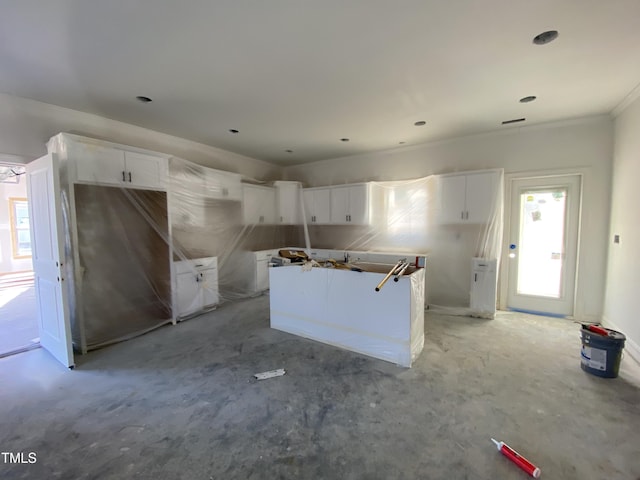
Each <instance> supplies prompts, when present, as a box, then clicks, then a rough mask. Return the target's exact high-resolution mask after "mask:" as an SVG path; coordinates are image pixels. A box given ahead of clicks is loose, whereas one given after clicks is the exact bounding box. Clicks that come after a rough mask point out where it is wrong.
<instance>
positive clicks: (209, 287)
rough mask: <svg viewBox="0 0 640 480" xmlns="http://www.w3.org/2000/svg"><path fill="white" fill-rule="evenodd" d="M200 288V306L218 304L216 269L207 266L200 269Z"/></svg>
mask: <svg viewBox="0 0 640 480" xmlns="http://www.w3.org/2000/svg"><path fill="white" fill-rule="evenodd" d="M198 283H199V284H200V285H199V286H200V289H201V290H202V307H208V306H210V305H217V304H218V299H219V296H218V269H217V268H209V269H206V270H200V281H199V282H198Z"/></svg>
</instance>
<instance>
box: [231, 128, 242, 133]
mask: <svg viewBox="0 0 640 480" xmlns="http://www.w3.org/2000/svg"><path fill="white" fill-rule="evenodd" d="M229 131H230V132H231V133H239V132H240V130H236V129H235V128H230V129H229Z"/></svg>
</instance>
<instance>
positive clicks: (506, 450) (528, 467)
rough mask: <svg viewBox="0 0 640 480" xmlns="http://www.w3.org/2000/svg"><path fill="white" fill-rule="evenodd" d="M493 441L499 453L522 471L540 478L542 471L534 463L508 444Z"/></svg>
mask: <svg viewBox="0 0 640 480" xmlns="http://www.w3.org/2000/svg"><path fill="white" fill-rule="evenodd" d="M491 441H492V442H493V443H495V444H496V447H498V451H499V452H500V453H502V454H503V455H504V456H505V457H507V458H508V459H509V460H511V461H512V462H513V463H515V464H516V465H517V466H519V467H520V468H521V469H522V470H524V471H525V472H527V473H528V474H529V475H531V476H532V477H533V478H540V473H541V472H540V469H539V468H538V467H536V466H535V465H534V464H533V463H531V462H530V461H529V460H527V459H526V458H524V457H523V456H522V455H520V454H519V453H518V452H516V451H515V450H514V449H513V448H511V447H510V446H509V445H507V444H506V443H504V442H498V441H497V440H494V439H493V438H492V439H491Z"/></svg>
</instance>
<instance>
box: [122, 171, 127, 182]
mask: <svg viewBox="0 0 640 480" xmlns="http://www.w3.org/2000/svg"><path fill="white" fill-rule="evenodd" d="M122 181H123V182H126V180H125V178H124V170H123V171H122Z"/></svg>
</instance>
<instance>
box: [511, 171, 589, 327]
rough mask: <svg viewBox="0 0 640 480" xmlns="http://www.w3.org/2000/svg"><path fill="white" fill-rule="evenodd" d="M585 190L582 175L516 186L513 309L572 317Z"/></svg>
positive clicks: (524, 181)
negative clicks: (581, 195) (582, 196)
mask: <svg viewBox="0 0 640 480" xmlns="http://www.w3.org/2000/svg"><path fill="white" fill-rule="evenodd" d="M580 187H581V176H580V175H563V176H553V177H541V178H528V179H514V180H512V184H511V216H510V231H509V232H508V235H509V236H508V238H509V244H508V248H507V249H506V252H505V255H506V256H507V258H505V261H506V262H508V269H509V273H508V295H507V307H508V308H509V309H512V310H521V311H529V312H533V313H543V314H551V315H557V316H571V315H573V308H574V294H575V278H576V262H577V252H578V229H579V213H580V190H581V189H580Z"/></svg>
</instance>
